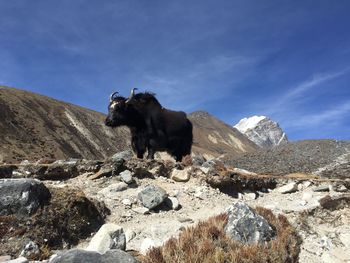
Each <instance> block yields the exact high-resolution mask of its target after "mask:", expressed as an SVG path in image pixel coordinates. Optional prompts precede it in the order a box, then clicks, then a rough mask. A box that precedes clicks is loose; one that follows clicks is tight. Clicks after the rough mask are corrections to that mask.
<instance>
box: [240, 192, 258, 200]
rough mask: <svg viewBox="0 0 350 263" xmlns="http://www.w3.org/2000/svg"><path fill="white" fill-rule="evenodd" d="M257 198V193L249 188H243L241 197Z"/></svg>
mask: <svg viewBox="0 0 350 263" xmlns="http://www.w3.org/2000/svg"><path fill="white" fill-rule="evenodd" d="M257 198H258V195H257V194H256V193H254V192H252V191H250V190H243V199H244V200H255V199H257Z"/></svg>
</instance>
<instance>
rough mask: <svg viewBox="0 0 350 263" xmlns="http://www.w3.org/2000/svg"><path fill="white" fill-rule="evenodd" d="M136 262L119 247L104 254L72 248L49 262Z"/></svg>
mask: <svg viewBox="0 0 350 263" xmlns="http://www.w3.org/2000/svg"><path fill="white" fill-rule="evenodd" d="M116 262H123V263H137V261H136V260H135V259H134V258H133V257H132V256H131V255H130V254H128V253H126V252H125V251H122V250H119V249H113V250H109V251H107V252H106V253H104V254H100V253H98V252H95V251H86V250H81V249H72V250H69V251H67V252H64V253H62V254H60V255H57V257H55V258H54V259H53V260H52V261H50V263H116Z"/></svg>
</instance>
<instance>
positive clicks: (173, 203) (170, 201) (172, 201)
mask: <svg viewBox="0 0 350 263" xmlns="http://www.w3.org/2000/svg"><path fill="white" fill-rule="evenodd" d="M164 203H165V205H166V206H167V207H169V208H171V209H172V210H178V209H179V208H180V203H179V200H178V199H177V198H176V197H167V198H165V200H164Z"/></svg>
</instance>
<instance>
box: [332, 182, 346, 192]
mask: <svg viewBox="0 0 350 263" xmlns="http://www.w3.org/2000/svg"><path fill="white" fill-rule="evenodd" d="M334 190H335V191H337V192H340V193H344V192H347V191H348V189H347V188H346V187H345V185H343V184H341V185H337V186H336V187H335V188H334Z"/></svg>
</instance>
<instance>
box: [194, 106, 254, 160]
mask: <svg viewBox="0 0 350 263" xmlns="http://www.w3.org/2000/svg"><path fill="white" fill-rule="evenodd" d="M188 118H189V119H190V120H191V122H192V123H193V136H194V142H193V147H192V151H193V152H194V153H195V154H196V153H197V154H202V155H203V156H205V157H207V158H208V159H210V158H212V157H217V156H219V155H222V154H230V155H234V156H236V155H239V154H242V153H246V152H254V151H256V150H257V149H258V148H259V147H258V146H257V145H256V144H254V143H253V142H251V141H250V140H249V139H248V138H247V137H246V136H244V135H243V134H242V133H240V132H239V131H238V130H237V129H235V128H233V127H231V126H230V125H228V124H226V123H224V122H222V121H220V120H218V119H217V118H215V117H213V116H211V115H210V114H209V113H207V112H204V111H197V112H193V113H191V114H189V116H188Z"/></svg>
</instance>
